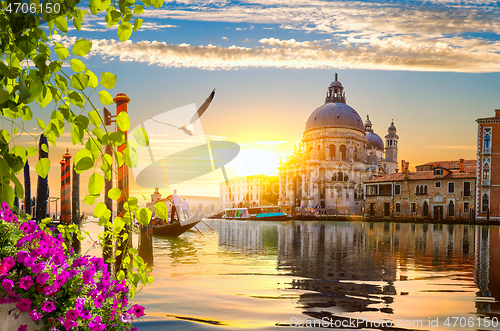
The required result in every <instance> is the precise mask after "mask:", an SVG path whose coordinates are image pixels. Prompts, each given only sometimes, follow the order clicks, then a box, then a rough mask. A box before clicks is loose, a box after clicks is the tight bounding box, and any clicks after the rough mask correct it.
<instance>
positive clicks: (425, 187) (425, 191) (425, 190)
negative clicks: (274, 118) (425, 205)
mask: <svg viewBox="0 0 500 331" xmlns="http://www.w3.org/2000/svg"><path fill="white" fill-rule="evenodd" d="M424 194H427V185H425V186H424Z"/></svg>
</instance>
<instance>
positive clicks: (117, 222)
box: [113, 216, 125, 254]
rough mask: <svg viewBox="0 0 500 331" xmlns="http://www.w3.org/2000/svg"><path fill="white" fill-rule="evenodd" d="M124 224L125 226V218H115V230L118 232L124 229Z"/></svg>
mask: <svg viewBox="0 0 500 331" xmlns="http://www.w3.org/2000/svg"><path fill="white" fill-rule="evenodd" d="M124 226H125V221H124V220H123V218H121V217H119V216H118V217H115V219H114V220H113V231H114V232H116V233H118V232H120V231H121V230H122V229H123V227H124ZM117 254H118V253H117Z"/></svg>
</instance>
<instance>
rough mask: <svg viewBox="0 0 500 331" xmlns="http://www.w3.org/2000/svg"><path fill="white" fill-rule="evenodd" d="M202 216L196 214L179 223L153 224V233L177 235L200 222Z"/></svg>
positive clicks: (168, 235) (155, 234)
mask: <svg viewBox="0 0 500 331" xmlns="http://www.w3.org/2000/svg"><path fill="white" fill-rule="evenodd" d="M201 219H202V217H201V216H200V215H198V214H196V215H194V216H192V217H191V218H189V219H187V220H185V221H181V222H180V223H174V224H167V225H161V226H153V235H154V236H161V237H178V236H180V235H181V234H183V233H184V232H186V231H187V230H189V229H191V228H193V227H194V226H196V224H198V223H200V222H201Z"/></svg>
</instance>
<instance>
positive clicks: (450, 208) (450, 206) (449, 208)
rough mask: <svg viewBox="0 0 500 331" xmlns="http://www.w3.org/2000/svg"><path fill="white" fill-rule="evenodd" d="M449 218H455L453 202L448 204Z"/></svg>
mask: <svg viewBox="0 0 500 331" xmlns="http://www.w3.org/2000/svg"><path fill="white" fill-rule="evenodd" d="M448 217H455V204H454V203H453V200H451V201H450V203H449V204H448Z"/></svg>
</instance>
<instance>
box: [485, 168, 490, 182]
mask: <svg viewBox="0 0 500 331" xmlns="http://www.w3.org/2000/svg"><path fill="white" fill-rule="evenodd" d="M483 179H486V180H488V179H490V169H483Z"/></svg>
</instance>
